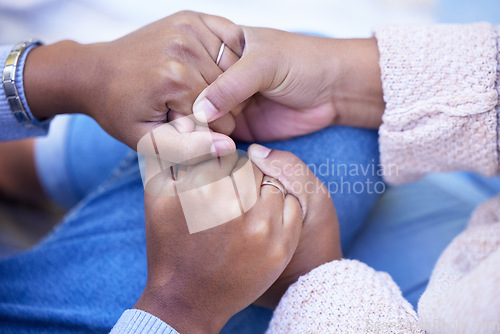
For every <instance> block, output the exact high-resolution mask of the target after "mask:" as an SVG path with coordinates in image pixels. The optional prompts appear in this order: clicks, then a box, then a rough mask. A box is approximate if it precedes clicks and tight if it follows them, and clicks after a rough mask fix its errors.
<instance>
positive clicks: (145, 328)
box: [110, 309, 179, 334]
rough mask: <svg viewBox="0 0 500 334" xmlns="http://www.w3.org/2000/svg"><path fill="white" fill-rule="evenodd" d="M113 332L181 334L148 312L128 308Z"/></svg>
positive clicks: (122, 333) (113, 333)
mask: <svg viewBox="0 0 500 334" xmlns="http://www.w3.org/2000/svg"><path fill="white" fill-rule="evenodd" d="M110 333H111V334H179V333H178V332H177V331H176V330H175V329H173V328H172V327H170V326H169V325H167V324H166V323H164V322H163V321H161V320H160V319H158V318H157V317H155V316H154V315H151V314H149V313H147V312H144V311H141V310H136V309H132V310H126V311H125V312H123V314H122V316H121V317H120V319H119V320H118V322H117V323H116V325H115V326H114V327H113V329H112V330H111V332H110Z"/></svg>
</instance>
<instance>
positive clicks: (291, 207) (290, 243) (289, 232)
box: [282, 194, 302, 261]
mask: <svg viewBox="0 0 500 334" xmlns="http://www.w3.org/2000/svg"><path fill="white" fill-rule="evenodd" d="M282 228H283V230H284V231H285V233H284V236H285V237H286V241H287V248H288V249H293V251H292V252H291V254H290V258H289V259H288V260H289V261H290V259H291V258H292V255H293V253H294V251H295V249H296V248H297V246H298V244H299V239H300V234H301V231H302V209H301V207H300V203H299V201H298V200H297V198H296V197H295V196H293V195H291V194H288V195H286V197H285V203H284V206H283V226H282Z"/></svg>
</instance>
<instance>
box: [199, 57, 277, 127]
mask: <svg viewBox="0 0 500 334" xmlns="http://www.w3.org/2000/svg"><path fill="white" fill-rule="evenodd" d="M266 66H267V64H266V63H265V62H263V61H262V57H260V58H257V57H255V56H250V55H247V56H244V57H242V58H241V59H240V60H239V61H237V62H236V63H235V64H234V65H233V66H231V67H230V68H229V69H228V70H227V71H226V72H224V73H223V74H221V75H220V76H219V77H218V78H217V79H216V80H215V81H214V82H213V83H212V84H210V86H208V87H207V88H205V89H204V90H203V91H202V92H201V94H200V95H199V96H198V98H197V99H196V101H195V102H194V105H193V113H194V115H195V117H196V119H197V120H198V121H200V122H204V123H209V122H212V121H214V120H216V119H218V118H220V117H222V116H223V115H225V114H227V113H228V112H230V111H231V110H233V109H234V108H236V107H237V106H238V105H239V104H241V103H242V102H244V101H245V100H246V99H248V98H249V97H251V96H252V95H254V94H255V93H257V92H259V91H260V90H263V88H265V87H266V83H267V82H270V79H269V78H268V77H269V76H270V71H267V70H266V69H265V67H266Z"/></svg>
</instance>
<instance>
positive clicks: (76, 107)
mask: <svg viewBox="0 0 500 334" xmlns="http://www.w3.org/2000/svg"><path fill="white" fill-rule="evenodd" d="M87 47H88V46H86V45H82V44H78V43H76V42H73V41H62V42H58V43H55V44H51V45H46V46H40V47H37V48H35V49H33V50H32V51H31V52H30V53H29V54H28V56H27V58H26V63H25V67H24V75H23V81H24V90H25V95H26V100H27V103H28V106H29V107H30V109H31V113H32V114H33V116H35V117H36V118H38V119H45V118H50V117H52V116H55V115H57V114H62V113H87V112H86V107H85V102H86V99H88V98H89V97H91V95H90V90H91V88H92V81H91V79H90V76H91V73H92V71H93V70H94V66H93V65H92V64H91V63H90V61H89V60H90V59H91V57H89V53H88V52H87V51H88V50H87Z"/></svg>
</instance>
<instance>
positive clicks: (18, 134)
mask: <svg viewBox="0 0 500 334" xmlns="http://www.w3.org/2000/svg"><path fill="white" fill-rule="evenodd" d="M34 47H35V46H31V47H30V48H28V49H26V50H25V51H24V52H23V53H22V55H21V57H20V58H19V63H18V65H17V69H16V83H17V89H18V92H19V97H20V98H21V101H22V103H23V105H24V107H25V109H26V111H27V112H28V114H29V115H30V117H31V118H32V119H33V120H34V121H33V125H34V126H31V127H26V126H24V125H23V124H21V123H19V122H18V121H17V120H16V118H15V117H14V115H13V114H12V111H11V110H10V106H9V104H8V102H7V99H6V96H5V92H4V90H3V85H0V128H1V130H2V131H0V140H13V139H22V138H27V137H35V136H44V135H46V134H47V132H48V129H49V124H50V121H39V120H37V119H36V118H35V117H33V114H32V113H31V110H30V109H29V106H28V103H27V100H26V95H25V93H24V82H23V72H24V65H25V62H26V57H27V56H28V54H29V52H30V51H31V50H32V49H33V48H34ZM11 49H12V46H2V47H0V68H1V69H2V70H3V66H4V64H5V61H6V59H7V56H8V55H9V52H10V50H11Z"/></svg>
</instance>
